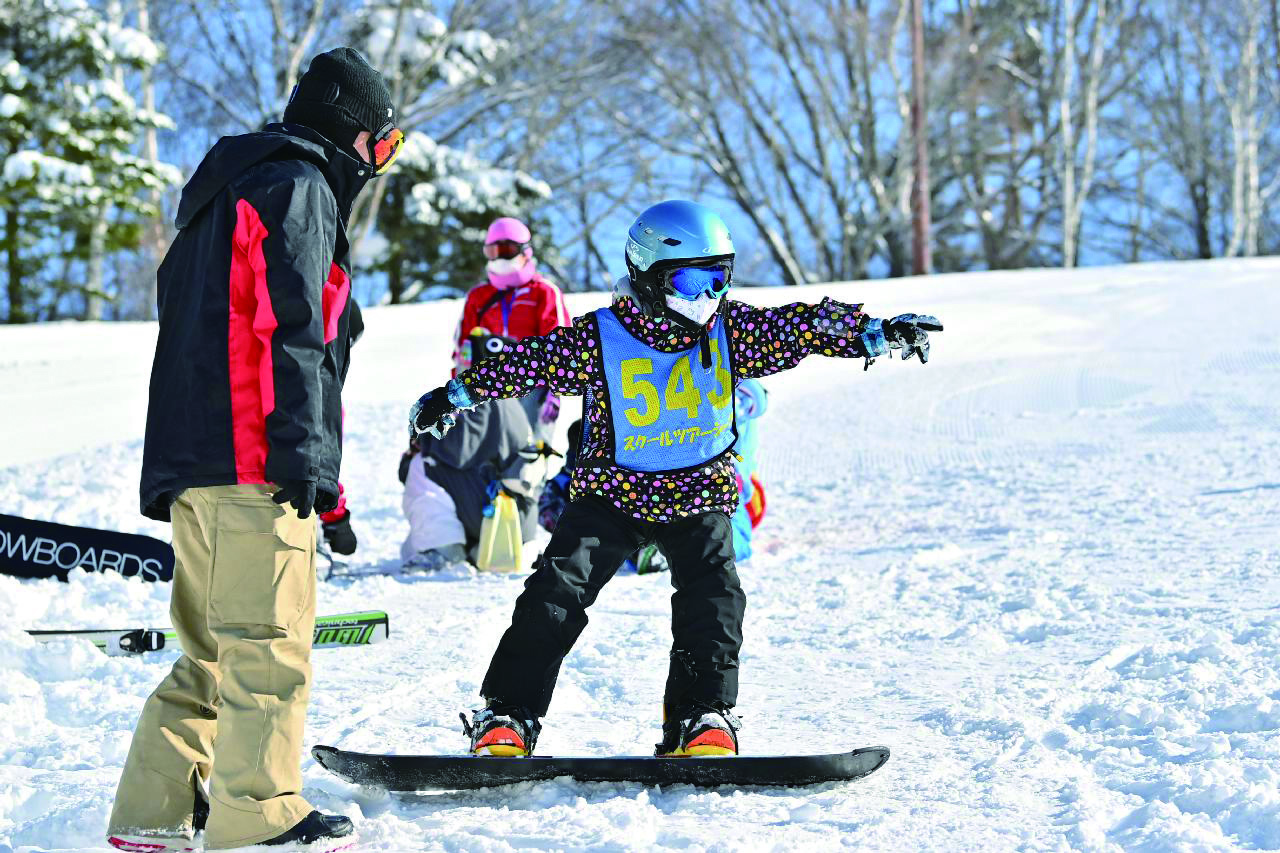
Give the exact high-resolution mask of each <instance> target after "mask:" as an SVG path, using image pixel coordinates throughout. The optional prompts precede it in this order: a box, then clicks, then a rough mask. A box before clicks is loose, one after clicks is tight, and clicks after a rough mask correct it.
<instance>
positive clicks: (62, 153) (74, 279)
mask: <svg viewBox="0 0 1280 853" xmlns="http://www.w3.org/2000/svg"><path fill="white" fill-rule="evenodd" d="M158 58H159V49H158V48H157V46H156V44H155V43H154V42H152V41H151V40H150V39H148V38H147V37H146V36H144V35H142V34H141V33H139V32H138V31H136V30H133V29H130V28H128V27H125V26H122V25H121V24H120V23H118V22H117V21H113V20H108V19H107V18H105V17H104V16H103V15H102V14H101V13H100V12H98V11H96V10H95V9H93V8H91V7H90V6H89V5H88V4H87V3H85V2H84V0H0V116H2V117H3V118H4V125H3V128H2V129H0V162H2V163H3V168H2V170H0V194H2V195H3V200H0V210H3V214H4V232H3V234H2V235H0V252H3V254H4V256H5V263H4V267H3V268H4V271H5V274H6V277H7V283H6V288H5V292H6V294H7V297H8V321H9V322H11V323H17V322H26V321H30V320H34V319H40V318H50V317H55V316H57V315H58V314H59V312H62V311H66V310H67V309H68V308H71V307H75V302H76V300H75V299H73V298H70V297H71V295H72V294H75V295H77V296H78V299H79V301H80V305H81V306H92V305H93V304H94V303H95V301H96V300H98V299H107V298H109V297H110V294H109V293H107V292H106V291H105V290H103V289H102V288H101V286H100V285H99V284H94V285H93V292H90V290H89V286H90V284H91V281H90V278H91V276H90V270H91V269H92V268H93V266H94V264H97V265H98V268H100V267H101V260H102V258H103V257H104V256H105V255H107V254H109V253H111V252H114V251H117V250H119V249H123V248H129V247H133V246H136V245H137V243H138V240H139V237H140V235H141V230H142V227H143V225H144V223H145V222H146V221H147V220H148V219H151V218H153V217H156V216H158V215H159V213H160V212H159V210H157V209H156V207H155V204H154V202H153V201H152V200H151V199H152V197H153V196H152V192H153V191H155V190H158V189H164V188H165V187H167V186H169V185H170V184H173V183H176V182H177V181H179V180H180V178H181V176H180V174H179V173H178V171H177V170H176V169H174V168H173V167H171V166H168V165H166V164H164V163H160V162H157V161H155V160H149V159H146V158H143V157H139V156H137V155H135V154H134V153H132V152H133V151H134V150H135V149H136V147H137V142H138V137H139V135H140V134H141V133H142V132H143V130H144V129H145V128H147V127H168V126H171V124H170V123H169V121H168V119H167V118H166V117H165V116H163V115H160V114H158V113H148V112H146V111H144V110H141V109H139V107H138V105H137V104H136V103H135V101H134V99H133V97H132V96H131V95H130V94H129V92H128V91H127V89H126V88H125V86H124V74H125V72H126V71H137V70H141V69H143V68H146V67H149V66H151V65H153V64H155V62H156V61H157V59H158ZM84 313H87V314H92V308H91V307H90V308H88V310H86V311H85V312H84Z"/></svg>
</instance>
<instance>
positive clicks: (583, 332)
mask: <svg viewBox="0 0 1280 853" xmlns="http://www.w3.org/2000/svg"><path fill="white" fill-rule="evenodd" d="M598 337H599V336H598V335H597V334H596V331H595V320H594V319H593V318H592V317H591V316H590V315H586V316H583V317H579V318H578V319H576V320H575V321H574V323H573V325H572V326H561V327H560V328H558V329H553V330H552V331H551V332H550V333H549V334H546V335H541V336H533V337H528V338H525V339H523V340H521V341H520V342H518V343H517V344H515V345H514V346H513V347H511V348H510V349H508V350H507V351H506V352H503V353H501V354H499V355H496V356H492V357H490V358H486V359H485V360H484V361H482V362H480V363H479V364H477V365H475V366H474V367H472V368H471V369H470V370H467V371H464V372H463V373H462V374H461V375H459V376H458V381H459V382H461V383H462V384H463V385H465V386H466V387H467V390H468V391H470V392H471V394H472V396H473V397H475V398H489V399H500V398H506V397H523V396H524V395H525V394H528V393H529V392H530V391H533V390H534V389H536V388H550V389H551V390H552V391H554V392H556V393H557V394H563V395H565V396H575V395H580V394H582V393H583V392H584V391H585V390H586V388H587V386H588V384H590V382H591V379H592V378H593V377H594V376H595V374H596V372H597V371H598V370H599V369H600V368H599V365H600V355H599V352H598V350H599V346H600V344H599V340H598Z"/></svg>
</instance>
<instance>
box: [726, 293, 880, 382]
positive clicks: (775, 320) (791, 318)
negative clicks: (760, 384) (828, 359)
mask: <svg viewBox="0 0 1280 853" xmlns="http://www.w3.org/2000/svg"><path fill="white" fill-rule="evenodd" d="M861 309H862V306H861V305H850V304H847V303H844V302H837V301H836V300H834V299H823V300H822V302H820V303H818V304H817V305H810V304H808V303H805V302H793V303H791V304H790V305H782V306H779V307H777V308H755V307H753V306H751V305H747V304H745V303H743V302H730V303H729V305H728V312H727V313H728V316H729V332H730V340H731V346H732V348H733V358H734V363H735V367H736V372H737V374H738V376H739V377H741V378H743V379H755V378H758V377H761V376H769V375H771V374H774V373H781V372H782V371H784V370H790V369H791V368H793V367H795V366H796V365H798V364H799V363H800V362H801V361H802V360H803V359H804V357H805V356H807V355H825V356H832V357H836V358H862V357H863V356H864V354H865V353H864V351H863V347H862V343H861V342H860V341H859V340H858V334H859V332H860V331H861V330H862V327H863V326H864V325H865V324H866V322H867V320H868V319H869V318H868V317H867V316H866V315H865V314H863V313H862V310H861Z"/></svg>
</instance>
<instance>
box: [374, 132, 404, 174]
mask: <svg viewBox="0 0 1280 853" xmlns="http://www.w3.org/2000/svg"><path fill="white" fill-rule="evenodd" d="M403 147H404V131H402V130H400V128H398V127H393V128H391V129H390V130H387V131H384V132H383V133H382V135H380V136H379V137H378V139H377V141H376V142H374V143H373V173H374V174H375V175H381V174H384V173H385V172H386V171H387V169H390V168H391V164H392V163H394V162H395V161H396V158H397V157H399V156H400V149H402V148H403Z"/></svg>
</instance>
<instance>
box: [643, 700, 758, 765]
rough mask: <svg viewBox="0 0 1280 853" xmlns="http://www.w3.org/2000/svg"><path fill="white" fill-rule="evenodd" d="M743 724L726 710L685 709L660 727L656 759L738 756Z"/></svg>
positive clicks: (706, 708) (706, 707)
mask: <svg viewBox="0 0 1280 853" xmlns="http://www.w3.org/2000/svg"><path fill="white" fill-rule="evenodd" d="M740 728H742V721H741V720H739V719H738V718H737V717H735V716H734V715H733V714H732V713H731V712H730V711H729V710H728V709H725V710H719V709H716V708H712V707H709V706H699V707H693V708H685V709H682V710H681V711H679V712H678V713H677V714H675V715H674V719H670V720H665V721H663V723H662V743H660V744H658V745H657V749H656V751H655V753H654V754H655V755H657V756H659V757H671V758H674V757H679V756H687V755H701V756H717V755H737V754H738V729H740Z"/></svg>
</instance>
